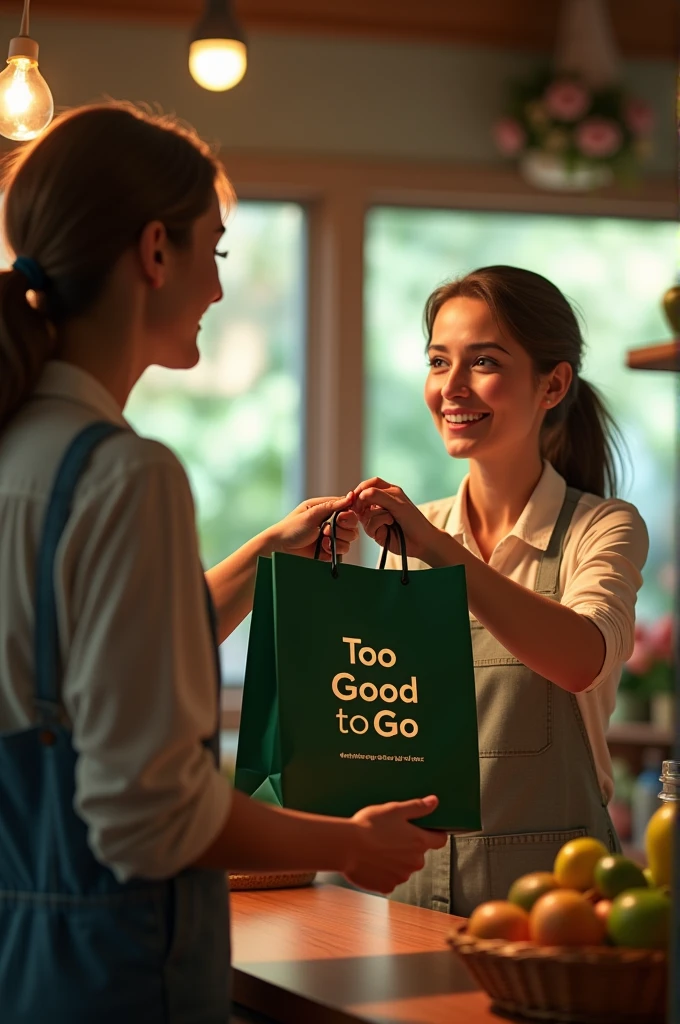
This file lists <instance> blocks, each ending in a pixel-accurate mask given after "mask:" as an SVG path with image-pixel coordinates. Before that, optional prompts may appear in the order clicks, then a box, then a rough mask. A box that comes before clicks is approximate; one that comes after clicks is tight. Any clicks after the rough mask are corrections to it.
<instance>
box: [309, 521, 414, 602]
mask: <svg viewBox="0 0 680 1024" xmlns="http://www.w3.org/2000/svg"><path fill="white" fill-rule="evenodd" d="M339 515H340V512H334V513H333V515H332V516H331V517H330V519H326V520H325V521H324V522H323V523H322V524H321V526H320V528H319V536H318V538H317V541H316V548H315V549H314V558H315V559H316V560H318V559H319V557H320V556H321V545H322V543H323V536H324V534H323V530H324V526H326V524H327V523H330V524H331V529H330V540H331V575H332V576H333V578H334V579H336V578H337V575H338V563H339V561H340V558H341V557H342V556H341V555H338V548H337V545H338V537H337V529H338V526H337V524H338V516H339ZM393 530H394V532H395V533H396V535H397V538H398V540H399V548H400V550H401V582H402V583H403V584H405V585H406V584H408V581H409V580H408V562H407V555H406V538H405V536H404V531H403V530H402V528H401V526H400V525H399V523H398V522H397V521H396V519H395V520H393V521H392V523H390V525H389V526H388V527H387V536H386V538H385V546H384V547H383V550H382V555H381V556H380V565H379V566H378V568H379V569H384V568H385V563H386V562H387V552H388V550H389V546H390V540H391V537H392V531H393Z"/></svg>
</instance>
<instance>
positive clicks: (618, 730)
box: [607, 722, 673, 747]
mask: <svg viewBox="0 0 680 1024" xmlns="http://www.w3.org/2000/svg"><path fill="white" fill-rule="evenodd" d="M607 742H608V743H609V744H614V743H616V744H626V745H628V744H631V745H632V744H635V745H638V746H641V747H670V746H672V744H673V730H672V729H662V728H660V727H659V726H658V725H653V724H652V723H651V722H614V724H613V725H610V726H609V730H608V732H607Z"/></svg>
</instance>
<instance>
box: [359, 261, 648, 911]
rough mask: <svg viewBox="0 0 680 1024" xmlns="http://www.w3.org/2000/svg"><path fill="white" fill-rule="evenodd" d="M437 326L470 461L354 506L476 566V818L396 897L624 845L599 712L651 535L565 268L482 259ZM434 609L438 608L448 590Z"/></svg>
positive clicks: (418, 556)
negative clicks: (450, 488)
mask: <svg viewBox="0 0 680 1024" xmlns="http://www.w3.org/2000/svg"><path fill="white" fill-rule="evenodd" d="M425 326H426V330H427V334H428V349H427V351H428V360H429V373H428V375H427V379H426V383H425V400H426V403H427V406H428V408H429V410H430V413H431V415H432V418H433V420H434V423H435V426H436V428H437V430H438V432H439V434H440V436H441V438H442V440H443V441H444V446H445V449H446V452H447V454H448V455H449V456H450V457H452V458H454V459H468V460H469V469H470V472H469V474H468V476H466V477H465V479H464V480H463V482H462V484H461V486H460V488H459V490H458V493H457V494H456V495H455V496H453V497H450V498H444V499H439V500H437V501H432V502H429V503H427V504H425V505H422V506H420V507H416V506H415V505H414V504H413V503H412V502H411V501H410V500H409V498H408V497H407V496H406V494H405V493H404V491H403V490H402V488H401V487H399V486H398V485H397V483H396V482H395V483H392V484H390V483H388V482H386V481H385V480H383V479H381V478H378V477H374V478H372V479H369V480H365V481H363V483H361V484H360V485H359V486H358V487H357V488H356V494H357V500H356V503H355V508H356V510H357V511H358V512H359V515H360V518H361V521H362V525H363V527H364V529H365V531H366V533H367V534H368V536H369V537H372V538H374V539H376V540H377V541H378V542H379V543H383V544H386V545H387V546H388V547H389V549H390V551H391V552H392V554H391V555H390V567H392V568H393V567H395V565H396V564H397V563H396V560H395V557H394V556H395V554H398V550H397V545H396V543H395V540H394V534H393V531H386V527H387V526H388V525H389V524H390V523H391V522H392V521H393V520H396V521H397V522H398V523H399V524H400V525H401V528H402V530H403V533H404V535H405V537H406V546H407V550H408V552H409V554H410V556H411V559H410V561H411V568H413V569H427V568H437V567H440V566H449V565H463V566H464V567H465V571H466V580H467V593H468V602H469V609H470V618H471V630H472V647H473V654H474V665H475V685H476V695H477V717H478V728H479V749H480V758H481V808H482V822H483V831H482V832H481V833H480V834H479V835H475V836H466V837H464V838H456V837H452V838H451V841H450V845H449V848H448V849H447V850H446V851H436V852H434V853H433V854H432V855H431V858H430V861H429V863H428V865H427V867H426V869H425V870H424V871H423V872H421V873H420V874H419V875H417V876H414V877H413V878H412V879H411V880H410V881H409V882H408V883H406V884H405V885H404V886H401V887H399V889H398V890H397V892H396V893H395V898H397V899H401V900H404V901H405V902H412V903H416V904H418V905H421V906H426V907H431V908H432V909H442V908H443V907H444V908H445V909H448V910H449V911H450V912H453V913H458V914H463V915H468V914H469V913H470V912H471V911H472V910H473V909H474V907H475V906H476V905H477V904H478V903H480V902H482V901H484V900H489V899H502V898H504V897H505V895H506V893H507V890H508V886H509V884H510V882H512V881H513V880H514V878H516V877H519V876H520V875H522V874H525V873H527V872H529V871H540V870H544V871H547V870H550V869H551V867H552V860H553V858H554V855H555V852H556V842H557V843H559V844H560V845H561V843H563V842H564V841H565V839H566V838H569V837H570V835H583V834H587V835H591V836H594V837H596V838H597V839H599V840H600V841H601V842H603V843H605V844H606V845H607V847H608V848H609V849H612V850H615V849H617V848H618V839H617V837H616V834H615V832H614V828H613V825H612V823H611V820H610V818H609V815H608V813H607V809H606V807H607V803H608V801H609V799H610V798H611V795H612V791H613V785H612V768H611V759H610V756H609V752H608V749H607V743H606V739H605V731H606V727H607V724H608V721H609V716H610V715H611V712H612V710H613V707H614V701H615V696H616V688H617V685H618V680H619V677H620V674H621V668H622V665H623V663H624V662H625V661H626V659H627V658H628V657H629V656H630V653H631V650H632V646H633V636H634V622H635V613H634V608H635V600H636V594H637V591H638V590H639V588H640V584H641V582H642V577H641V570H642V566H643V565H644V562H645V559H646V556H647V547H648V544H647V532H646V528H645V525H644V523H643V522H642V520H641V518H640V515H639V513H638V512H637V510H636V509H635V508H634V507H633V506H632V505H629V504H627V503H626V502H623V501H620V500H618V499H616V498H614V497H613V496H614V495H615V493H616V472H615V458H614V451H613V447H612V439H611V438H612V427H613V424H612V421H611V418H610V417H609V414H608V413H607V411H606V409H605V406H604V403H603V402H602V400H601V399H600V397H599V396H598V394H597V392H596V390H595V389H594V388H593V387H592V386H591V385H589V384H587V383H586V381H584V380H583V379H582V378H581V377H580V370H581V363H582V352H583V338H582V334H581V330H580V328H579V324H578V321H577V319H576V317H575V315H574V312H573V310H572V308H571V306H570V305H569V303H568V302H567V300H566V299H565V297H564V296H563V295H562V294H561V292H560V291H559V289H558V288H556V287H555V285H553V284H551V282H549V281H548V280H546V278H544V277H542V276H541V275H539V274H536V273H533V272H531V271H528V270H524V269H520V268H516V267H509V266H491V267H483V268H482V269H480V270H476V271H472V272H471V273H469V274H467V275H465V276H463V277H461V278H459V279H456V280H454V281H452V282H450V283H448V284H444V285H441V286H440V287H439V288H437V289H436V290H435V291H434V292H433V293H432V294H431V295H430V298H429V299H428V301H427V303H426V307H425ZM432 611H433V617H436V619H437V620H441V621H443V622H444V623H445V622H446V614H447V613H446V608H437V609H433V610H432ZM455 665H456V651H455V649H452V651H451V675H450V678H448V679H442V680H441V685H442V686H455V685H456V672H455ZM510 780H512V781H511V782H510ZM510 787H512V791H511V790H510ZM442 905H443V907H442Z"/></svg>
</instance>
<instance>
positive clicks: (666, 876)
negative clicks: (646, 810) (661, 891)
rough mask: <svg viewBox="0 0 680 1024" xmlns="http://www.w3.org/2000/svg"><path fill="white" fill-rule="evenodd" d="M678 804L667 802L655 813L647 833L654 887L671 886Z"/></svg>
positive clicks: (647, 848) (646, 843)
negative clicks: (674, 831) (674, 830)
mask: <svg viewBox="0 0 680 1024" xmlns="http://www.w3.org/2000/svg"><path fill="white" fill-rule="evenodd" d="M677 806H678V805H677V803H674V802H672V801H670V800H669V801H667V802H666V803H664V804H663V806H662V807H659V809H658V810H656V811H654V814H653V815H652V817H651V818H650V819H649V824H648V825H647V830H646V832H645V853H646V854H647V862H648V863H649V870H650V872H651V875H652V878H653V879H654V885H670V884H671V873H672V869H673V868H672V864H673V828H674V825H675V815H676V813H677V812H676V808H677Z"/></svg>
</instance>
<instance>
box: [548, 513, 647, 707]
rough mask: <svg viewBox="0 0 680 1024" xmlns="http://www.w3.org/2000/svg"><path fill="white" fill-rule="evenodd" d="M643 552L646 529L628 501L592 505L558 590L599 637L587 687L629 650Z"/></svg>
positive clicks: (592, 686) (624, 658)
mask: <svg viewBox="0 0 680 1024" xmlns="http://www.w3.org/2000/svg"><path fill="white" fill-rule="evenodd" d="M648 550H649V538H648V534H647V528H646V526H645V524H644V521H643V519H642V517H641V516H640V514H639V512H638V511H637V509H636V508H635V507H634V506H633V505H629V504H628V503H627V502H623V501H617V500H612V501H607V502H603V503H602V504H599V505H597V506H596V507H595V509H594V510H593V511H592V514H591V515H590V516H589V518H588V521H587V523H586V524H585V529H584V531H583V533H582V535H581V537H580V539H579V542H578V546H577V549H576V555H575V569H574V571H573V572H572V574H571V575H570V577H569V579H568V581H567V582H566V585H565V587H564V591H563V594H562V604H564V605H566V606H567V607H569V608H572V609H573V610H574V611H576V612H578V613H579V614H580V615H583V616H585V617H586V618H588V619H590V620H591V622H593V623H594V624H595V625H596V626H597V628H598V629H599V630H600V633H601V634H602V637H603V639H604V643H605V657H604V662H603V664H602V667H601V669H600V672H599V673H598V675H597V677H596V678H595V679H594V680H593V682H592V683H591V684H590V686H589V687H587V690H593V689H595V688H596V687H597V686H598V685H599V683H601V682H602V680H603V679H605V678H607V677H608V676H609V675H610V674H611V673H612V672H614V671H615V670H616V669H620V668H621V666H622V665H623V664H624V662H626V661H627V660H628V658H629V657H630V655H631V654H632V651H633V643H634V639H635V603H636V600H637V592H638V590H639V589H640V587H641V586H642V569H643V567H644V564H645V561H646V559H647V553H648ZM586 692H587V691H586Z"/></svg>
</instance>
